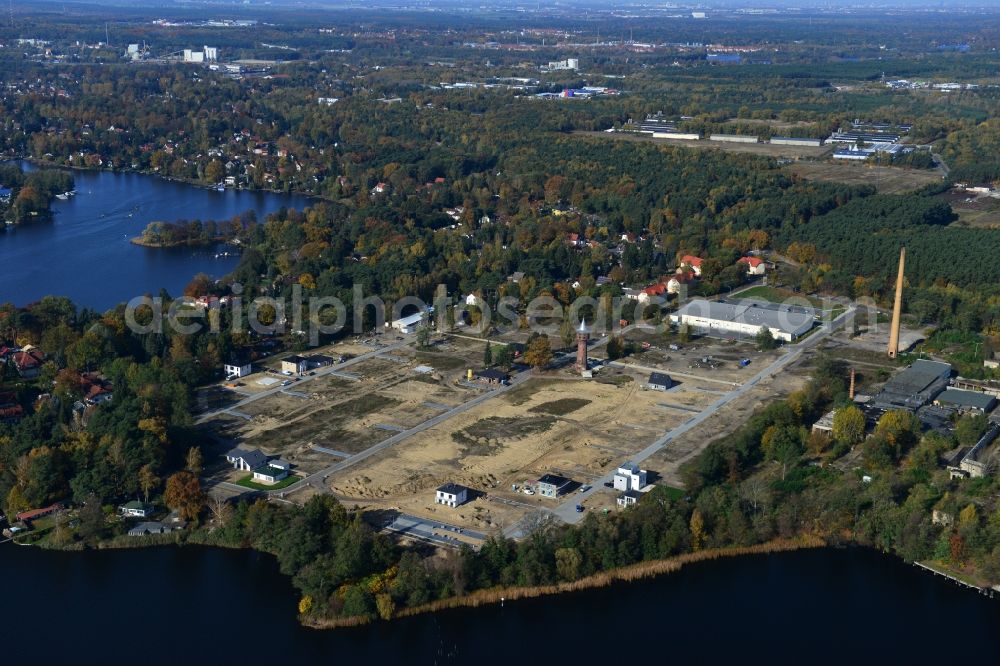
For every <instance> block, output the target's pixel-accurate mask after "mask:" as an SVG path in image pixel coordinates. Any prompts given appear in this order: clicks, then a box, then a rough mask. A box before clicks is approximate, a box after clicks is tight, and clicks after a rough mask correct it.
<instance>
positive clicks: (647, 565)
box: [299, 536, 830, 629]
mask: <svg viewBox="0 0 1000 666" xmlns="http://www.w3.org/2000/svg"><path fill="white" fill-rule="evenodd" d="M829 545H830V544H829V543H828V542H827V541H826V540H824V539H822V538H821V537H818V536H802V537H798V538H794V539H775V540H772V541H766V542H764V543H761V544H757V545H754V546H731V547H728V548H713V549H709V550H700V551H696V552H693V553H683V554H681V555H676V556H674V557H671V558H667V559H665V560H651V561H648V562H638V563H636V564H631V565H629V566H626V567H621V568H618V569H612V570H610V571H604V572H601V573H597V574H593V575H591V576H587V577H585V578H581V579H579V580H575V581H572V582H565V583H557V584H555V585H541V586H535V587H506V588H491V589H486V590H476V591H475V592H471V593H469V594H465V595H462V596H460V597H450V598H448V599H439V600H437V601H431V602H429V603H426V604H422V605H420V606H413V607H412V608H402V609H400V610H399V611H397V612H396V613H393V615H392V618H390V620H388V621H390V622H391V621H392V620H395V619H398V618H405V617H413V616H416V615H423V614H426V613H435V612H438V611H442V610H448V609H452V608H478V607H480V606H487V605H495V604H498V603H504V602H507V601H517V600H520V599H534V598H537V597H549V596H555V595H561V594H566V593H568V592H579V591H582V590H590V589H597V588H602V587H608V586H610V585H614V584H616V583H627V582H633V581H637V580H642V579H645V578H653V577H655V576H662V575H665V574H671V573H676V572H678V571H680V570H681V569H683V568H684V566H686V565H688V564H695V563H698V562H707V561H710V560H717V559H724V558H735V557H746V556H748V555H766V554H770V553H784V552H791V551H796V550H804V549H812V548H826V547H828V546H829ZM299 620H300V622H301V623H302V625H303V626H304V627H308V628H310V629H338V628H342V627H357V626H362V625H367V624H371V623H373V622H374V621H375V618H373V617H359V616H351V617H344V618H303V617H302V616H300V617H299Z"/></svg>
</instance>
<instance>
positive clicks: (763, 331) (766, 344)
mask: <svg viewBox="0 0 1000 666" xmlns="http://www.w3.org/2000/svg"><path fill="white" fill-rule="evenodd" d="M754 340H756V342H757V346H758V347H760V348H761V349H765V350H767V349H774V348H775V347H777V346H778V341H777V340H775V339H774V334H773V333H771V329H769V328H768V327H767V326H761V327H760V331H758V332H757V335H756V336H755V337H754Z"/></svg>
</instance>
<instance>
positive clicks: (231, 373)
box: [222, 358, 253, 379]
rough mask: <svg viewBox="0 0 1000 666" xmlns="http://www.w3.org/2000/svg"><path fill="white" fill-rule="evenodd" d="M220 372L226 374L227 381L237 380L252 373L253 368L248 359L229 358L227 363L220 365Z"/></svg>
mask: <svg viewBox="0 0 1000 666" xmlns="http://www.w3.org/2000/svg"><path fill="white" fill-rule="evenodd" d="M222 371H223V372H224V373H226V378H227V379H237V378H239V377H246V376H247V375H249V374H250V373H251V372H253V366H252V364H251V363H250V359H247V358H231V359H229V362H228V363H224V364H223V365H222Z"/></svg>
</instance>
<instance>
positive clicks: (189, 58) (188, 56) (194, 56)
mask: <svg viewBox="0 0 1000 666" xmlns="http://www.w3.org/2000/svg"><path fill="white" fill-rule="evenodd" d="M184 62H205V53H204V52H203V51H192V50H191V49H184Z"/></svg>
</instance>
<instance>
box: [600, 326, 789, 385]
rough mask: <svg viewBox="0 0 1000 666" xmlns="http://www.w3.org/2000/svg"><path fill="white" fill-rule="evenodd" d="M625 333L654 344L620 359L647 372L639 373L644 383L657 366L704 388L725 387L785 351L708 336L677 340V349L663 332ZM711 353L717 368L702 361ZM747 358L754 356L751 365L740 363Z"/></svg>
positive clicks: (632, 338)
mask: <svg viewBox="0 0 1000 666" xmlns="http://www.w3.org/2000/svg"><path fill="white" fill-rule="evenodd" d="M625 337H626V339H628V340H633V341H635V342H639V343H642V342H648V343H649V344H650V348H649V349H648V350H647V351H644V352H642V353H639V354H634V355H632V356H628V357H626V358H623V359H620V363H622V364H625V365H626V366H633V367H635V368H636V372H639V373H645V374H641V375H640V376H639V382H640V383H641V384H645V383H646V379H647V378H648V376H649V372H651V371H652V370H656V371H657V372H665V373H667V374H668V375H670V374H672V373H673V374H676V375H677V377H675V380H678V381H681V382H692V383H693V384H695V385H698V386H699V387H700V388H701V389H702V390H712V391H719V390H723V391H725V390H729V388H730V387H731V386H732V385H733V384H738V383H742V382H745V381H747V380H748V379H750V378H751V377H753V376H754V375H755V374H757V372H759V371H760V369H761V368H763V367H764V366H766V365H767V364H769V363H771V362H772V361H774V359H776V358H778V356H780V355H781V354H782V353H783V351H782V350H781V349H780V348H779V349H773V350H770V351H758V350H757V346H756V345H755V344H754V343H753V342H750V341H734V342H730V341H728V340H720V339H718V338H709V337H704V336H699V337H695V338H693V339H692V340H691V341H690V342H686V343H676V344H677V345H678V347H679V349H677V350H672V349H670V348H669V345H670V344H671V343H672V342H673V341H672V340H667V339H666V338H664V337H663V336H662V335H660V336H657V335H655V334H652V333H647V332H644V331H641V330H632V331H629V332H628V333H627V334H626V335H625ZM708 356H710V357H711V358H712V360H713V361H715V362H718V363H719V365H718V366H717V367H714V368H713V367H709V366H708V365H707V364H704V363H702V362H701V361H702V359H703V358H705V357H708ZM743 358H749V359H750V365H748V366H746V367H745V368H741V367H740V366H739V361H740V359H743ZM692 366H694V367H692ZM684 375H689V376H694V377H701V378H703V379H704V381H701V382H699V381H697V380H692V379H690V378H689V377H685V376H684ZM727 385H728V386H727Z"/></svg>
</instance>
